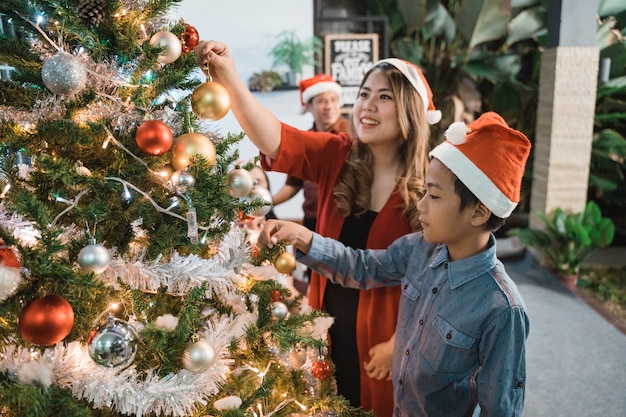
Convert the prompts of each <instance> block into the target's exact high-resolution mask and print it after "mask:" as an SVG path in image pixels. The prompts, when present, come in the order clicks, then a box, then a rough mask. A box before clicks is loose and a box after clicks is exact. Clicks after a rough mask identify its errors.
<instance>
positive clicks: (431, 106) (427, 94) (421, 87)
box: [375, 58, 441, 125]
mask: <svg viewBox="0 0 626 417" xmlns="http://www.w3.org/2000/svg"><path fill="white" fill-rule="evenodd" d="M381 63H387V64H390V65H393V66H394V67H396V68H397V69H398V70H399V71H400V72H401V73H402V74H403V75H404V76H405V77H406V79H407V80H409V82H410V83H411V85H412V86H413V88H415V90H416V91H417V93H418V94H419V95H420V97H421V98H422V101H423V102H424V111H425V112H426V121H428V124H430V125H434V124H437V123H439V121H440V120H441V111H440V110H437V109H436V108H435V103H433V92H432V90H431V89H430V85H429V84H428V81H427V80H426V77H424V73H423V72H422V70H421V69H420V67H418V66H417V65H415V64H413V63H411V62H408V61H405V60H402V59H398V58H386V59H381V60H380V61H378V62H377V63H376V64H375V65H378V64H381Z"/></svg>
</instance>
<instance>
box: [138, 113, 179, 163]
mask: <svg viewBox="0 0 626 417" xmlns="http://www.w3.org/2000/svg"><path fill="white" fill-rule="evenodd" d="M135 140H136V141H137V146H139V149H141V150H142V151H143V152H145V153H147V154H148V155H154V156H156V155H161V154H164V153H165V152H167V151H169V150H170V148H171V147H172V144H173V143H174V135H173V134H172V131H171V130H170V128H169V127H168V126H167V125H166V124H165V123H163V122H161V121H160V120H146V121H145V122H143V123H142V124H141V126H139V128H138V129H137V133H135Z"/></svg>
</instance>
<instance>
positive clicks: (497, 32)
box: [457, 0, 511, 50]
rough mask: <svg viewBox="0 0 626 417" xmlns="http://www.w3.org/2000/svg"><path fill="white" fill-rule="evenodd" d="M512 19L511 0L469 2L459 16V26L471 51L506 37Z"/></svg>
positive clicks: (473, 0) (472, 0) (475, 0)
mask: <svg viewBox="0 0 626 417" xmlns="http://www.w3.org/2000/svg"><path fill="white" fill-rule="evenodd" d="M510 18H511V2H510V0H509V1H501V0H467V1H465V2H463V4H462V5H461V9H460V10H459V13H458V14H457V25H458V28H459V32H460V33H461V35H462V36H463V38H464V39H465V40H466V41H467V42H468V50H471V49H473V48H474V47H475V46H476V45H480V44H481V43H484V42H488V41H493V40H498V39H500V38H502V37H504V36H505V35H506V31H507V24H508V22H509V19H510Z"/></svg>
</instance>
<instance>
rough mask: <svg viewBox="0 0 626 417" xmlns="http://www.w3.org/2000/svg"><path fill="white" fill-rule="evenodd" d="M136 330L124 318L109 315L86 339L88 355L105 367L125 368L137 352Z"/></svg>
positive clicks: (137, 337) (137, 338)
mask: <svg viewBox="0 0 626 417" xmlns="http://www.w3.org/2000/svg"><path fill="white" fill-rule="evenodd" d="M138 340H139V336H138V335H137V332H136V331H135V329H134V328H133V326H131V325H130V324H128V323H127V322H125V321H124V320H120V319H117V318H115V317H113V316H112V315H109V316H108V317H107V319H106V321H105V322H104V323H103V324H101V325H100V326H99V327H98V328H97V329H94V330H93V331H92V332H91V334H90V335H89V339H88V340H87V350H88V352H89V356H90V357H91V359H93V360H94V362H96V363H97V364H98V365H100V366H103V367H105V368H119V369H122V368H125V367H127V366H128V365H130V364H131V363H132V361H133V359H135V355H136V354H137V343H138Z"/></svg>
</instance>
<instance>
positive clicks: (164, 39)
mask: <svg viewBox="0 0 626 417" xmlns="http://www.w3.org/2000/svg"><path fill="white" fill-rule="evenodd" d="M150 45H152V46H153V47H155V48H159V47H160V48H165V50H164V51H163V53H162V54H161V55H159V56H158V57H157V61H159V62H160V63H161V64H171V63H172V62H174V61H176V60H177V59H178V57H179V56H180V54H181V53H182V51H183V45H182V44H181V43H180V39H179V38H178V37H177V36H176V35H174V34H173V33H172V32H168V31H166V30H162V31H160V32H157V33H155V34H154V35H152V37H151V38H150Z"/></svg>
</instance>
